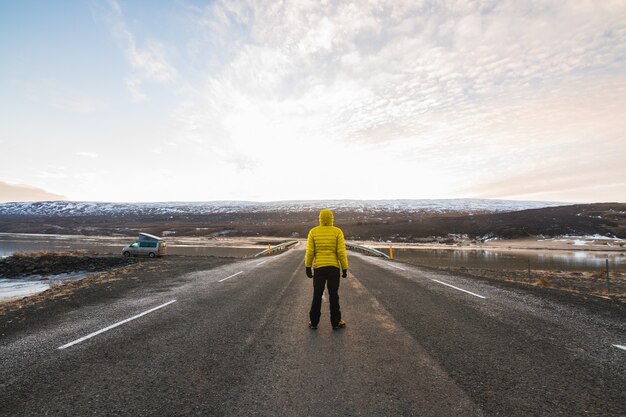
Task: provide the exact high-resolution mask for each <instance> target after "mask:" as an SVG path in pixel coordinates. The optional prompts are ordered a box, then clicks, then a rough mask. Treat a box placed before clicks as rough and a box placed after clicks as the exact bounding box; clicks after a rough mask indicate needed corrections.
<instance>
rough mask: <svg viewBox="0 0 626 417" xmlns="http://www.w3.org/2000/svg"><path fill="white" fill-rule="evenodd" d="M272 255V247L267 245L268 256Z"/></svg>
mask: <svg viewBox="0 0 626 417" xmlns="http://www.w3.org/2000/svg"><path fill="white" fill-rule="evenodd" d="M271 253H272V245H270V244H269V243H268V244H267V254H268V255H270V254H271Z"/></svg>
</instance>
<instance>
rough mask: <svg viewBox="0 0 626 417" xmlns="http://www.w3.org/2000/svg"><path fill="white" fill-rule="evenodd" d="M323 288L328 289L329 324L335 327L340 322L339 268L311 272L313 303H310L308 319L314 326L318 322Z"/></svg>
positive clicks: (326, 267) (318, 269) (326, 268)
mask: <svg viewBox="0 0 626 417" xmlns="http://www.w3.org/2000/svg"><path fill="white" fill-rule="evenodd" d="M324 287H328V298H329V301H330V323H331V324H332V325H333V326H336V325H337V324H338V323H339V320H341V310H339V268H337V267H335V266H323V267H321V268H316V269H315V270H314V272H313V302H312V303H311V311H310V312H309V318H310V319H311V324H313V325H315V326H317V324H318V323H319V322H320V315H321V309H322V295H324Z"/></svg>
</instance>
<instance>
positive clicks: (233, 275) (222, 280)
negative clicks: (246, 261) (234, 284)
mask: <svg viewBox="0 0 626 417" xmlns="http://www.w3.org/2000/svg"><path fill="white" fill-rule="evenodd" d="M239 274H243V271H239V272H237V273H236V274H232V275H231V276H229V277H226V278H224V279H220V280H219V281H217V282H224V281H226V280H227V279H231V278H232V277H236V276H237V275H239Z"/></svg>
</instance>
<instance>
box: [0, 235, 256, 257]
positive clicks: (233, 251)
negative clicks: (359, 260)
mask: <svg viewBox="0 0 626 417" xmlns="http://www.w3.org/2000/svg"><path fill="white" fill-rule="evenodd" d="M167 241H168V242H171V241H172V240H171V239H168V240H167ZM132 242H134V239H133V238H132V237H102V236H98V237H90V236H68V235H32V234H13V233H0V258H2V257H6V256H11V255H12V254H13V253H15V252H36V251H42V250H43V251H52V252H61V251H68V250H88V251H93V252H96V253H99V254H103V255H104V254H115V255H117V254H119V255H121V253H122V248H123V247H124V246H126V245H128V244H130V243H132ZM266 248H267V246H260V245H257V246H254V245H241V246H226V245H221V246H220V245H216V244H215V242H207V241H204V242H203V241H200V240H198V241H196V242H194V243H187V244H180V245H179V244H173V243H172V244H170V243H168V246H167V253H168V254H170V255H186V256H219V257H232V258H245V257H248V256H253V255H256V254H257V253H259V252H261V251H263V250H264V249H266Z"/></svg>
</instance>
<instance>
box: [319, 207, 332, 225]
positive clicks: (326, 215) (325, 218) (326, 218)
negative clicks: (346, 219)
mask: <svg viewBox="0 0 626 417" xmlns="http://www.w3.org/2000/svg"><path fill="white" fill-rule="evenodd" d="M334 221H335V217H334V216H333V212H332V211H330V210H322V211H320V226H332V225H333V223H334Z"/></svg>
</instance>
